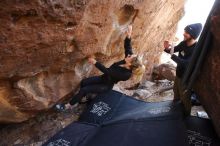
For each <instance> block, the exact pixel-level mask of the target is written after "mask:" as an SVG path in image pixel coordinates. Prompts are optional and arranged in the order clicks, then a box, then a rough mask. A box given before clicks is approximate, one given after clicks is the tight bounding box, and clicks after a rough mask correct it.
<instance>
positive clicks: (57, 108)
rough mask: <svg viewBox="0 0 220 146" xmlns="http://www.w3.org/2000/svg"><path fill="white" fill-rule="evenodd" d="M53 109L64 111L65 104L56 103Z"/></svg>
mask: <svg viewBox="0 0 220 146" xmlns="http://www.w3.org/2000/svg"><path fill="white" fill-rule="evenodd" d="M55 109H56V110H57V111H61V112H63V111H65V104H63V103H60V104H57V105H56V106H55Z"/></svg>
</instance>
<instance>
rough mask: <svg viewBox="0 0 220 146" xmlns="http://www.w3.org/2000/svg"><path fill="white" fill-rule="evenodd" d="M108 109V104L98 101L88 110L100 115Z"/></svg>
mask: <svg viewBox="0 0 220 146" xmlns="http://www.w3.org/2000/svg"><path fill="white" fill-rule="evenodd" d="M110 110H111V108H110V107H109V105H108V104H106V103H104V102H102V101H100V102H98V103H95V104H94V105H93V107H92V110H91V111H90V112H91V113H93V114H97V115H98V116H102V115H105V114H106V113H107V112H108V111H110Z"/></svg>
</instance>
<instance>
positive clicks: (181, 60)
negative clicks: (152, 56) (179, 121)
mask: <svg viewBox="0 0 220 146" xmlns="http://www.w3.org/2000/svg"><path fill="white" fill-rule="evenodd" d="M184 30H185V32H184V34H183V36H184V40H183V41H182V42H180V43H179V44H178V45H177V46H175V47H174V46H172V45H171V44H170V43H169V42H168V41H164V48H165V50H164V51H165V52H167V53H170V54H171V59H172V60H173V61H175V62H176V63H177V68H176V77H175V81H174V88H173V91H174V101H178V100H181V102H182V103H183V105H184V107H185V111H186V114H190V111H191V101H190V99H188V98H187V99H186V98H184V96H183V88H182V85H181V78H182V77H183V74H184V72H185V70H186V68H187V65H188V63H189V61H190V59H191V57H192V54H193V51H194V48H195V46H196V43H197V41H196V39H197V38H198V37H199V34H200V32H201V30H202V24H200V23H195V24H190V25H187V26H186V27H185V29H184ZM175 52H179V55H178V56H177V55H175V54H173V53H175Z"/></svg>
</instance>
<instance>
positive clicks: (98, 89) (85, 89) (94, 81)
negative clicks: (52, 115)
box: [70, 76, 114, 105]
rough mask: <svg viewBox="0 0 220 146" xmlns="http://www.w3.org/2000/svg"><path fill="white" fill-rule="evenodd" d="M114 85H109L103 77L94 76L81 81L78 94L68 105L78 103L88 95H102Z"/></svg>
mask: <svg viewBox="0 0 220 146" xmlns="http://www.w3.org/2000/svg"><path fill="white" fill-rule="evenodd" d="M113 85H114V84H109V83H107V81H106V80H105V78H103V76H94V77H90V78H86V79H83V80H82V81H81V84H80V90H79V92H78V93H77V94H76V95H75V96H73V97H72V99H71V101H70V104H71V105H74V104H76V103H77V102H80V101H81V100H82V98H83V97H84V96H86V95H87V94H89V93H102V92H106V91H108V90H111V89H112V87H113Z"/></svg>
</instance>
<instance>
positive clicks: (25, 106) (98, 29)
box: [0, 0, 184, 122]
mask: <svg viewBox="0 0 220 146" xmlns="http://www.w3.org/2000/svg"><path fill="white" fill-rule="evenodd" d="M183 3H184V1H183V0H179V1H176V0H31V1H30V0H13V1H12V0H1V1H0V22H1V23H0V30H1V31H0V48H1V49H0V60H1V61H0V122H21V121H24V120H27V119H28V118H30V117H32V116H34V115H35V114H36V113H38V112H39V111H42V110H47V109H49V108H51V107H52V106H53V105H54V104H55V103H57V102H58V101H61V100H63V98H65V95H67V94H68V93H70V92H71V91H75V90H76V89H77V87H78V85H79V82H80V80H81V79H82V78H85V77H88V76H91V75H94V74H99V72H98V71H97V70H96V69H95V68H94V67H93V66H91V65H90V64H88V63H87V60H86V58H87V57H88V56H89V55H95V56H96V57H97V60H98V61H100V62H102V63H103V64H105V65H106V66H109V65H110V64H111V63H113V62H114V61H117V60H119V59H123V57H124V55H123V51H124V50H123V40H124V38H125V35H124V32H125V30H126V27H127V26H128V25H129V24H131V23H132V24H133V34H132V45H133V46H134V52H135V53H137V54H139V55H140V56H142V57H143V62H144V64H145V66H146V70H147V72H146V75H145V77H146V78H147V77H148V76H149V74H150V73H151V69H152V67H153V66H154V64H157V63H158V62H159V57H160V54H161V52H162V50H163V48H162V44H163V43H162V42H163V40H165V39H170V38H172V37H173V36H174V32H175V30H176V25H177V22H178V20H179V19H180V18H181V16H182V13H183ZM132 83H134V82H133V81H132V82H131V81H130V82H128V83H126V84H127V85H131V84H132Z"/></svg>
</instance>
